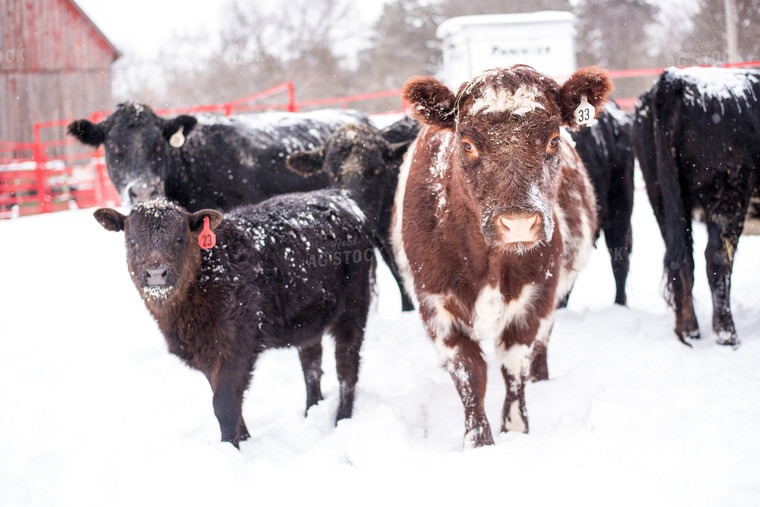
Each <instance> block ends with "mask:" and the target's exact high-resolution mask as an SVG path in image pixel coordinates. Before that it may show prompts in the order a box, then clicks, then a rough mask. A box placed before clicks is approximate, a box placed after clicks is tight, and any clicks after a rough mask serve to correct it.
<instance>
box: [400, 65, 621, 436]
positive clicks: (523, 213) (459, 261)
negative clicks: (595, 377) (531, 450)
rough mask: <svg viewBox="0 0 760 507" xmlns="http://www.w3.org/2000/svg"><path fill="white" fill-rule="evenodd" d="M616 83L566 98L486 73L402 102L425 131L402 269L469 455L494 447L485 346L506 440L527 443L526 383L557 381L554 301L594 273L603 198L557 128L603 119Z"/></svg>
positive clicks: (598, 73)
mask: <svg viewBox="0 0 760 507" xmlns="http://www.w3.org/2000/svg"><path fill="white" fill-rule="evenodd" d="M611 87H612V86H611V83H610V80H609V77H608V76H607V74H606V72H604V71H602V70H599V69H596V68H586V69H581V70H579V71H577V72H576V73H575V74H573V75H572V76H571V77H570V79H569V80H568V81H567V82H566V83H565V84H564V85H562V86H560V85H559V84H557V83H556V82H555V81H554V80H553V79H551V78H549V77H547V76H544V75H542V74H540V73H538V72H536V71H535V70H533V69H532V68H530V67H527V66H523V65H519V66H514V67H511V68H509V69H496V70H492V71H488V72H486V73H484V74H482V75H480V76H478V77H476V78H474V79H473V80H472V81H470V82H468V83H464V84H463V85H462V86H461V88H460V89H459V92H458V93H457V94H456V95H454V93H453V92H452V91H451V90H449V89H448V88H446V87H445V86H444V85H443V84H441V83H439V82H438V81H436V80H435V79H433V78H429V77H413V78H411V79H410V80H409V81H407V83H406V85H405V86H404V98H405V99H406V100H407V101H408V102H409V103H410V104H411V107H412V111H413V114H414V115H415V116H416V118H417V119H418V120H419V121H420V122H421V123H422V124H424V127H423V129H422V131H421V132H420V134H419V137H418V138H417V140H416V141H415V143H414V144H413V145H412V146H411V147H410V148H409V151H408V153H407V156H406V159H405V161H404V164H403V165H402V167H401V173H400V175H399V184H398V188H397V191H396V201H395V205H394V214H393V220H392V226H391V227H392V234H391V238H392V242H393V248H394V253H395V255H396V261H397V262H398V265H399V269H400V271H401V273H402V276H403V277H404V283H405V284H406V285H407V289H408V291H409V293H410V294H412V293H413V294H415V295H416V297H417V299H418V302H419V308H420V313H421V315H422V319H423V321H424V324H425V327H426V329H427V332H428V334H429V335H430V337H431V338H432V339H433V341H434V342H435V345H436V347H437V349H438V351H439V353H440V355H441V358H442V360H443V362H444V366H445V368H446V369H447V370H448V371H449V373H450V374H451V376H452V379H453V380H454V384H455V385H456V388H457V390H458V391H459V396H460V397H461V398H462V403H463V404H464V410H465V445H466V446H469V447H479V446H482V445H487V444H492V443H493V437H492V434H491V429H490V427H489V425H488V421H487V419H486V415H485V411H484V405H483V399H484V396H485V389H486V363H485V361H484V359H483V356H482V352H481V348H480V345H479V344H478V341H479V340H494V341H495V344H496V351H497V357H498V358H499V361H500V364H501V370H502V374H503V376H504V380H505V382H506V386H507V395H506V400H505V402H504V409H503V412H502V425H501V430H502V431H508V430H514V431H521V432H527V431H528V419H527V415H526V410H525V396H524V382H525V380H526V379H527V378H530V379H532V380H541V379H546V378H548V369H547V364H546V346H547V342H548V339H549V333H550V331H551V329H552V326H553V322H554V312H555V308H556V306H557V303H558V301H559V300H560V298H562V297H563V296H564V295H565V294H567V293H568V291H569V290H570V288H571V287H572V284H573V282H574V280H575V277H576V275H577V273H578V271H579V270H580V269H581V268H582V267H583V266H584V265H585V264H586V262H587V260H588V256H589V254H590V250H591V248H592V241H593V236H594V232H595V230H596V221H597V218H596V212H595V210H596V204H595V200H594V194H593V187H592V186H591V183H590V181H589V178H588V175H587V173H586V170H585V168H584V166H583V163H582V162H581V160H580V158H579V157H578V155H577V154H576V152H575V150H574V149H573V148H572V147H571V146H570V144H568V143H567V142H565V141H564V140H563V139H562V137H561V136H560V127H561V126H563V125H565V126H569V127H575V126H576V125H577V122H576V118H575V115H574V113H575V110H576V108H577V107H578V106H579V104H581V100H582V97H585V98H586V99H587V101H588V103H590V104H591V105H593V106H594V107H595V108H598V107H599V106H600V105H601V104H602V103H603V102H604V101H605V100H606V98H607V96H608V95H609V92H610V90H611Z"/></svg>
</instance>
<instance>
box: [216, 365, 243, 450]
mask: <svg viewBox="0 0 760 507" xmlns="http://www.w3.org/2000/svg"><path fill="white" fill-rule="evenodd" d="M253 363H254V361H253V360H248V359H244V358H233V359H229V360H226V361H220V363H219V364H218V365H217V367H216V368H215V369H214V371H213V372H212V373H211V376H210V378H209V380H210V382H211V389H212V390H213V392H214V398H213V404H214V414H215V415H216V418H217V420H218V421H219V428H220V429H221V431H222V441H223V442H230V443H231V444H232V445H234V446H235V447H239V446H240V442H242V441H243V440H246V439H248V438H249V436H250V435H249V433H248V429H247V428H246V426H245V422H244V421H243V395H244V394H245V390H246V389H247V388H248V384H249V383H250V380H251V370H252V369H253Z"/></svg>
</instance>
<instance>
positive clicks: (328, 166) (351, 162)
mask: <svg viewBox="0 0 760 507" xmlns="http://www.w3.org/2000/svg"><path fill="white" fill-rule="evenodd" d="M419 128H420V127H419V125H418V124H417V122H416V121H415V120H413V119H412V118H408V117H405V118H403V119H401V120H399V121H397V122H395V123H393V124H391V125H389V126H388V127H386V128H385V129H383V130H378V129H376V128H374V127H372V126H370V125H362V124H354V125H346V126H344V127H341V128H339V129H338V130H336V131H335V132H333V133H332V134H331V135H330V137H329V138H328V139H327V141H326V142H325V144H324V146H323V147H322V148H321V149H318V150H310V151H302V152H294V153H292V154H291V155H290V156H289V157H288V160H287V165H288V167H289V168H290V169H292V170H293V171H294V172H296V173H298V174H299V175H301V176H302V177H303V178H314V177H316V176H317V175H319V174H326V175H327V176H328V178H329V180H330V182H331V185H332V186H334V187H336V188H342V189H345V190H347V191H348V192H349V194H350V195H351V197H352V198H353V199H354V200H355V201H356V202H357V204H358V205H359V207H360V208H362V210H363V211H364V213H365V214H366V215H367V217H368V219H369V221H370V224H371V225H372V227H373V229H374V232H375V235H376V236H377V240H378V243H379V245H380V253H381V254H382V256H383V260H385V263H386V264H387V265H388V267H389V268H390V270H391V273H392V274H393V276H394V278H395V279H396V281H397V283H398V286H399V290H400V291H401V305H402V309H403V310H404V311H410V310H413V309H414V304H413V303H412V300H411V298H410V297H409V295H408V294H407V293H406V291H405V289H404V285H403V283H402V281H401V277H400V275H399V272H398V267H397V266H396V262H395V259H394V257H393V253H392V251H391V247H390V237H389V235H390V224H391V214H392V211H393V199H394V196H395V194H396V184H397V182H398V172H399V167H400V166H401V162H402V161H403V159H404V155H405V154H406V151H407V149H408V148H409V146H410V145H411V144H412V142H413V141H414V139H416V137H417V133H418V132H419Z"/></svg>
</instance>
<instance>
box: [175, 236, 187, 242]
mask: <svg viewBox="0 0 760 507" xmlns="http://www.w3.org/2000/svg"><path fill="white" fill-rule="evenodd" d="M174 241H176V242H177V243H182V242H183V241H185V238H183V237H182V236H177V237H176V238H174Z"/></svg>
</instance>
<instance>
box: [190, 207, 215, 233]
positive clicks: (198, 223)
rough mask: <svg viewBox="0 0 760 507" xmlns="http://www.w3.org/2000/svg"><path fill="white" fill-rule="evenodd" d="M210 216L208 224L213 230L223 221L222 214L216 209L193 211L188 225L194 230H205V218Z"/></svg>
mask: <svg viewBox="0 0 760 507" xmlns="http://www.w3.org/2000/svg"><path fill="white" fill-rule="evenodd" d="M206 217H208V226H209V228H210V229H211V230H212V231H213V230H214V229H216V228H217V227H219V224H221V223H222V214H221V213H219V212H218V211H216V210H215V209H202V210H200V211H196V212H195V213H192V214H191V215H190V216H189V217H188V225H189V226H190V230H191V231H192V232H201V230H203V219H204V218H206Z"/></svg>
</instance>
